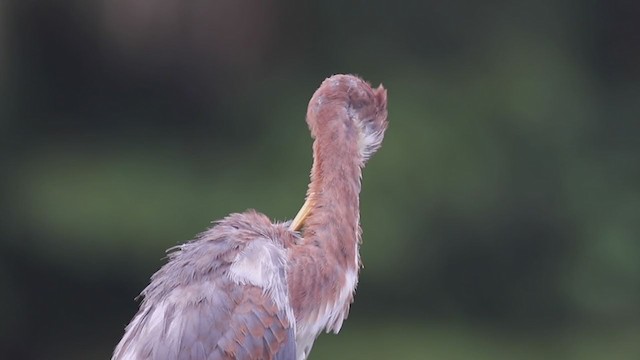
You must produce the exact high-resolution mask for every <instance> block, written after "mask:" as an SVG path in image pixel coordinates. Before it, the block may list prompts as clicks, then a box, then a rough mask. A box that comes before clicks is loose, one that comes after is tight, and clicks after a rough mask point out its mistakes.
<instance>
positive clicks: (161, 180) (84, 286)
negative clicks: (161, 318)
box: [0, 0, 640, 360]
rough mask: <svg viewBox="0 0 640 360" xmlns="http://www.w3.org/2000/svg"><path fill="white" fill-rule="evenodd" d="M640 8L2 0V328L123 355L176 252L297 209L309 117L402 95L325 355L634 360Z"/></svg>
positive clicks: (56, 344)
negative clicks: (352, 284) (341, 97)
mask: <svg viewBox="0 0 640 360" xmlns="http://www.w3.org/2000/svg"><path fill="white" fill-rule="evenodd" d="M638 19H640V2H637V1H635V2H634V1H604V0H600V1H550V0H543V1H520V2H513V1H494V2H475V1H425V2H420V1H413V2H404V3H401V2H384V1H373V0H371V1H364V0H362V1H338V0H329V1H321V2H308V1H288V2H277V1H270V0H234V1H231V0H210V1H177V0H135V1H131V0H102V1H100V0H93V1H88V0H76V1H48V2H47V1H27V0H24V1H2V2H0V133H1V134H2V138H1V139H2V141H1V142H0V150H1V151H2V155H1V156H0V165H2V177H1V178H0V184H1V186H2V188H1V189H2V193H1V195H2V199H1V200H0V211H1V213H2V216H1V217H0V226H1V227H0V237H1V241H2V243H1V246H2V251H0V287H1V288H2V296H0V318H1V319H2V321H0V338H2V341H1V342H0V343H2V345H3V346H7V347H8V348H7V349H5V350H4V351H2V353H3V354H7V356H8V357H6V358H11V359H99V358H102V359H104V358H108V357H109V356H110V353H111V351H112V349H113V347H114V346H115V345H116V343H117V342H118V341H119V339H120V337H121V336H122V334H123V328H124V326H125V325H126V324H127V323H128V321H129V320H130V319H131V317H132V316H133V315H134V313H135V312H136V309H137V306H138V304H137V302H135V301H134V297H135V296H136V295H137V294H138V293H139V292H140V291H141V290H142V289H143V288H144V286H145V285H146V284H147V283H148V279H149V276H150V275H151V274H152V273H153V272H154V271H155V270H157V269H158V268H159V267H160V266H161V265H162V264H163V260H162V258H163V257H164V250H165V249H166V248H168V247H170V246H173V245H175V244H177V243H180V242H184V241H187V240H189V239H190V238H192V236H193V235H194V234H196V233H198V232H199V231H201V230H203V229H204V228H206V227H207V226H208V224H209V222H210V221H211V220H215V219H219V218H221V217H223V216H225V215H226V214H228V213H230V212H238V211H243V210H245V209H247V208H255V209H258V210H259V211H262V212H264V213H266V214H267V215H269V216H270V217H271V218H273V219H276V220H284V219H289V218H292V217H293V216H294V215H295V213H296V212H297V210H298V208H299V206H300V205H301V204H302V202H303V198H304V193H305V190H306V186H307V181H308V171H309V168H310V165H311V149H310V145H311V139H310V137H309V133H308V129H307V126H306V123H305V121H304V115H305V112H306V105H307V102H308V99H309V98H310V96H311V95H312V93H313V91H314V90H315V89H316V88H317V86H318V85H319V84H320V82H321V81H322V80H323V79H324V78H326V77H328V76H330V75H332V74H334V73H357V74H359V75H361V76H363V77H364V78H365V79H367V80H368V81H370V82H372V84H373V85H377V84H379V83H381V82H382V83H383V84H384V85H385V86H386V87H387V88H388V91H389V119H390V127H389V130H388V132H387V136H386V139H385V142H384V146H383V148H382V149H381V151H380V152H379V153H378V154H377V155H376V156H375V157H374V158H373V159H372V161H371V162H370V163H369V166H368V167H367V169H366V170H365V173H364V182H363V191H362V196H361V199H362V227H363V230H364V244H363V246H362V258H363V261H364V264H365V268H364V270H363V271H362V274H361V280H360V284H359V287H358V293H357V296H356V301H355V304H354V305H353V307H352V311H351V314H350V317H349V319H348V321H347V322H346V323H345V325H344V327H343V329H342V332H341V333H340V335H338V336H328V335H322V336H321V337H320V338H319V340H318V341H317V342H316V346H315V349H314V351H313V352H312V355H311V359H316V360H318V359H447V360H449V359H640V260H639V257H640V239H639V237H640V166H639V163H640V141H639V136H640V131H639V130H640V121H639V120H640V27H639V26H638Z"/></svg>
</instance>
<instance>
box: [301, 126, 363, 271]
mask: <svg viewBox="0 0 640 360" xmlns="http://www.w3.org/2000/svg"><path fill="white" fill-rule="evenodd" d="M337 115H338V114H334V116H332V118H331V119H327V120H325V121H323V122H322V124H321V125H319V126H322V129H316V130H319V131H316V134H317V136H316V139H315V141H314V143H313V167H312V170H311V183H310V184H309V190H308V194H307V196H308V197H309V200H310V203H311V208H310V213H309V215H308V217H307V219H306V221H305V227H304V229H303V238H304V244H305V245H307V246H317V247H320V248H322V249H323V250H324V253H325V255H326V256H330V257H333V258H334V260H335V261H336V262H337V263H338V264H340V265H342V266H344V267H351V268H353V267H357V266H358V263H359V260H358V242H359V238H360V226H359V222H360V210H359V207H360V204H359V195H360V177H361V174H362V169H361V164H362V159H361V155H360V152H359V149H358V136H359V135H358V129H356V128H355V126H356V125H355V124H354V123H353V122H352V121H351V120H350V119H348V118H346V119H345V118H343V116H337ZM343 115H346V114H343Z"/></svg>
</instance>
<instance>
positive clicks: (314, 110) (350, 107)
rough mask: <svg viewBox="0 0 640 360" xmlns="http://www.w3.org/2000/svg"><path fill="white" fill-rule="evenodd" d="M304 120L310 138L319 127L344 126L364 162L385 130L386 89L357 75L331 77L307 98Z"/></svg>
mask: <svg viewBox="0 0 640 360" xmlns="http://www.w3.org/2000/svg"><path fill="white" fill-rule="evenodd" d="M307 122H308V123H309V128H310V129H311V134H312V136H313V137H314V138H315V137H317V136H318V134H319V133H320V132H321V131H323V130H324V131H330V130H333V131H340V130H336V129H345V128H346V131H344V133H345V134H347V136H349V135H352V136H353V139H354V140H355V141H357V143H358V149H359V151H360V156H361V158H362V160H363V162H364V161H367V160H368V159H369V158H370V157H371V155H373V154H374V153H375V152H376V151H377V150H378V149H379V148H380V145H381V144H382V139H383V138H384V132H385V130H386V129H387V124H388V122H387V90H386V89H385V88H384V87H383V86H382V85H380V86H378V87H377V88H376V89H373V88H372V87H371V85H369V83H367V82H366V81H364V80H362V79H360V78H359V77H357V76H353V75H334V76H331V77H329V78H327V79H326V80H325V81H324V82H323V83H322V85H320V87H319V88H318V90H317V91H316V92H315V94H314V95H313V97H312V98H311V101H310V102H309V109H308V112H307ZM343 126H344V127H343Z"/></svg>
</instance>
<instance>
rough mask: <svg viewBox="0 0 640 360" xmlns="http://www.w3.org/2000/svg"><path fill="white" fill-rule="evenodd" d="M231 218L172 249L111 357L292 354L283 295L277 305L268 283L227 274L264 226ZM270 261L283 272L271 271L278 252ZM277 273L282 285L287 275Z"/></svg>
mask: <svg viewBox="0 0 640 360" xmlns="http://www.w3.org/2000/svg"><path fill="white" fill-rule="evenodd" d="M245 215H247V214H241V215H235V216H245ZM234 220H237V219H234V218H233V216H232V217H230V218H227V219H225V220H223V221H222V222H221V223H220V224H219V225H218V226H216V227H214V228H212V229H210V230H209V231H207V232H205V233H203V235H201V237H200V238H199V239H198V240H195V241H193V242H190V243H187V244H185V245H183V246H181V247H180V249H179V250H178V251H176V252H174V253H172V254H170V261H169V262H168V263H167V264H165V266H163V267H162V268H161V269H160V270H159V271H158V272H157V273H156V274H154V276H153V277H152V281H151V284H149V286H148V287H147V288H146V289H145V290H144V291H143V293H142V295H143V296H144V300H143V302H142V304H141V306H140V311H139V312H138V314H137V315H136V316H135V317H134V319H133V320H132V321H131V323H130V324H129V325H128V326H127V328H126V332H125V335H124V337H123V338H122V340H121V341H120V343H119V344H118V346H117V347H116V350H115V352H114V355H113V358H112V360H133V359H136V360H169V359H179V360H200V359H209V360H213V359H256V360H257V359H278V360H288V359H295V354H296V346H295V330H294V328H295V323H294V322H295V320H294V319H293V318H292V316H291V312H292V309H291V308H290V306H289V304H288V300H287V301H286V302H285V304H283V303H282V301H281V300H280V298H274V296H272V295H273V294H272V293H273V291H271V289H267V288H266V287H261V286H257V284H252V283H250V282H248V283H247V282H245V283H243V282H237V281H234V278H233V277H232V276H230V275H229V273H230V272H232V271H231V270H230V268H231V265H232V264H233V262H234V261H236V259H238V258H241V256H239V255H238V254H241V255H242V254H243V250H244V249H245V248H246V247H247V244H249V243H252V242H253V241H254V240H258V239H259V240H265V236H264V234H265V231H258V232H257V233H256V231H253V232H252V231H250V230H253V229H249V230H247V229H243V227H242V224H238V223H237V221H236V222H234ZM240 220H244V221H245V222H246V221H247V220H246V219H240ZM258 220H260V219H258ZM250 222H251V223H252V224H255V223H256V221H255V219H252V220H251V221H250ZM269 225H270V226H273V225H271V224H270V223H269ZM267 240H268V239H267ZM274 245H275V244H274ZM265 258H266V257H265ZM249 260H251V259H249ZM276 260H278V261H274V264H273V266H274V268H276V269H278V270H282V271H275V272H273V273H278V274H281V275H279V276H285V274H286V272H285V271H283V268H282V267H283V266H284V264H283V261H282V259H276ZM240 274H241V275H242V274H243V273H240ZM276 280H277V282H278V283H279V284H285V286H284V288H285V291H286V279H284V278H280V279H276ZM258 285H259V284H258ZM281 295H282V294H281ZM284 295H285V298H288V293H285V294H284ZM276 301H277V303H276Z"/></svg>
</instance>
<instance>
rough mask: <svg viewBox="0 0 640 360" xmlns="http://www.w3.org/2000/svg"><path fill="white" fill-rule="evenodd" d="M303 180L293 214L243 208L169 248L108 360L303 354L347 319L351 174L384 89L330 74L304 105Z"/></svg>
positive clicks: (357, 174) (361, 160) (354, 233)
mask: <svg viewBox="0 0 640 360" xmlns="http://www.w3.org/2000/svg"><path fill="white" fill-rule="evenodd" d="M307 123H308V124H309V129H310V130H311V135H312V137H313V138H314V139H315V140H314V143H313V167H312V169H311V182H310V184H309V189H308V191H307V197H306V201H305V203H304V205H303V206H302V208H301V209H300V211H299V212H298V214H297V216H296V217H295V218H294V220H293V221H291V222H287V223H272V222H271V221H270V220H269V219H268V218H267V217H266V216H265V215H263V214H260V213H258V212H256V211H253V210H249V211H247V212H245V213H242V214H231V215H229V216H228V217H226V218H224V219H222V220H220V221H218V222H217V224H216V225H215V226H213V227H212V228H210V229H208V230H206V231H205V232H203V233H201V234H200V235H198V236H197V237H196V239H194V240H192V241H190V242H188V243H185V244H183V245H180V246H177V247H175V248H173V249H170V250H172V251H171V252H170V253H169V261H168V262H167V263H166V264H165V265H164V266H163V267H162V268H161V269H160V270H159V271H158V272H156V273H155V274H154V275H153V276H152V277H151V283H150V284H149V285H148V286H147V288H145V289H144V290H143V291H142V293H141V296H143V298H144V299H143V301H142V303H141V305H140V310H139V311H138V313H137V314H136V315H135V317H134V318H133V320H131V323H130V324H129V325H128V326H127V327H126V330H125V334H124V337H123V338H122V340H121V341H120V343H119V344H118V346H117V347H116V349H115V352H114V354H113V358H112V359H113V360H124V359H153V360H160V359H185V360H187V359H189V360H196V359H306V358H307V356H308V355H309V351H310V350H311V347H312V345H313V342H314V341H315V339H316V337H317V336H318V335H319V334H320V332H321V331H323V330H325V331H327V332H329V331H333V332H335V333H337V332H338V331H339V330H340V327H341V326H342V322H343V320H344V319H345V318H346V317H347V314H348V312H349V306H350V305H351V302H352V301H353V295H354V291H355V287H356V283H357V282H358V271H359V268H360V255H359V246H360V232H361V231H360V224H359V222H360V210H359V195H360V179H361V175H362V168H363V167H364V165H365V163H366V162H367V160H368V159H369V158H370V157H371V156H372V155H373V154H374V153H375V152H376V150H378V148H379V147H380V145H381V143H382V139H383V137H384V132H385V130H386V128H387V92H386V90H385V89H384V88H383V87H382V85H380V86H379V87H378V88H377V89H372V88H371V86H370V85H369V84H368V83H366V82H365V81H363V80H362V79H360V78H358V77H356V76H353V75H334V76H332V77H330V78H328V79H326V80H325V81H324V82H323V83H322V85H320V88H318V90H317V91H316V92H315V94H314V95H313V97H312V98H311V101H310V102H309V107H308V110H307Z"/></svg>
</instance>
